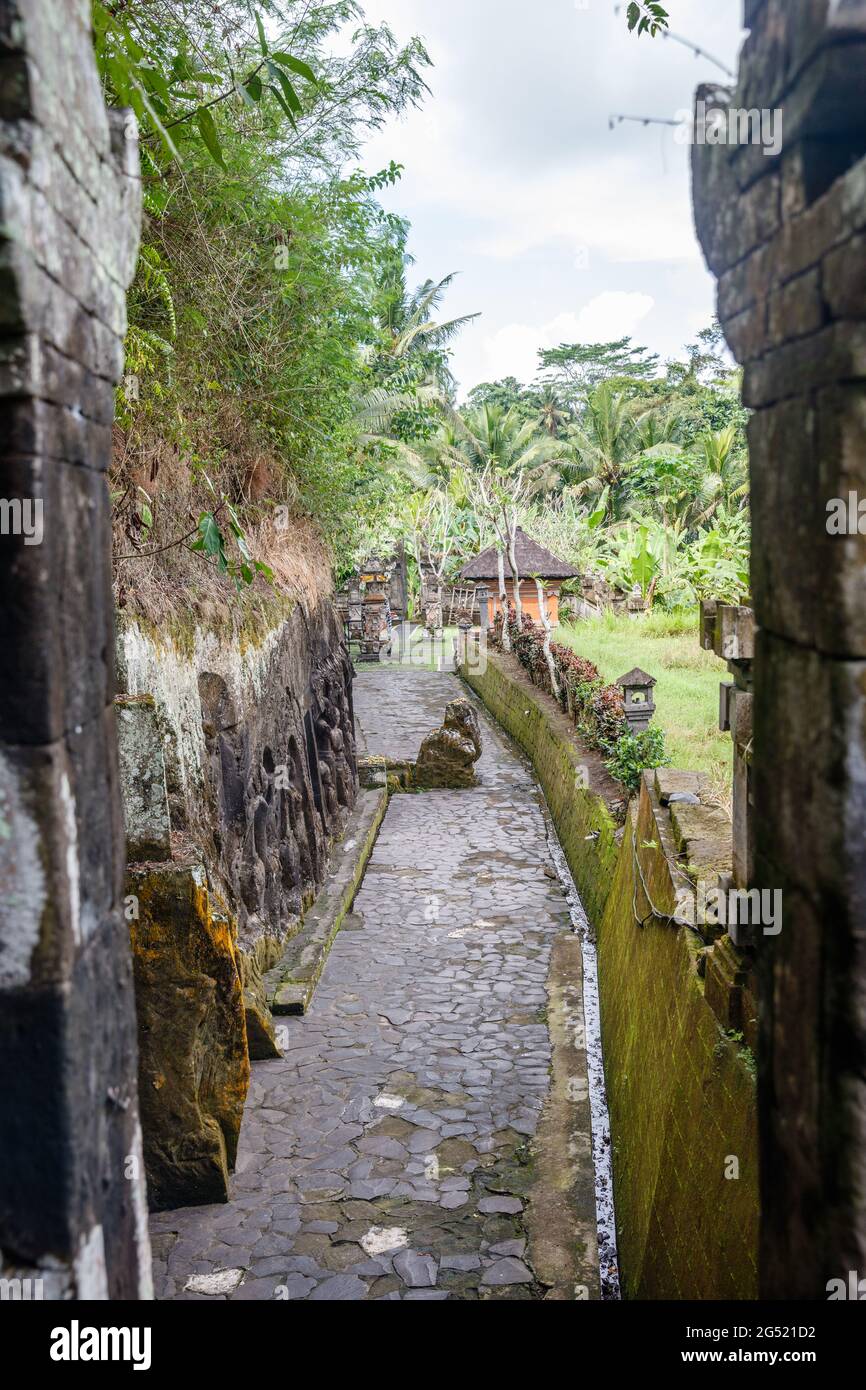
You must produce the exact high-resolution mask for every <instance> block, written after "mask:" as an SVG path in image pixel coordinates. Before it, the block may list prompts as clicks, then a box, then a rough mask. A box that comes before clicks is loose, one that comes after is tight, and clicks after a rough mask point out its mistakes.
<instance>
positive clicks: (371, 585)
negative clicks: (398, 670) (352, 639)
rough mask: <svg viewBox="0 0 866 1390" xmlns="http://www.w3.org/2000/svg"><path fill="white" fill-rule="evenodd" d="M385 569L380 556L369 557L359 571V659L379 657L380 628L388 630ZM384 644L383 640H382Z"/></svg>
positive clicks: (381, 645)
mask: <svg viewBox="0 0 866 1390" xmlns="http://www.w3.org/2000/svg"><path fill="white" fill-rule="evenodd" d="M388 579H389V576H388V570H387V566H385V565H383V564H382V563H381V561H380V560H370V561H369V562H368V563H367V564H366V565H365V566H364V568H363V572H362V574H361V595H362V597H361V619H362V631H361V650H360V652H359V654H358V660H359V661H381V660H382V651H383V637H382V634H383V632H388V633H390V631H391V612H390V608H389V605H388ZM385 645H386V646H387V641H386V642H385Z"/></svg>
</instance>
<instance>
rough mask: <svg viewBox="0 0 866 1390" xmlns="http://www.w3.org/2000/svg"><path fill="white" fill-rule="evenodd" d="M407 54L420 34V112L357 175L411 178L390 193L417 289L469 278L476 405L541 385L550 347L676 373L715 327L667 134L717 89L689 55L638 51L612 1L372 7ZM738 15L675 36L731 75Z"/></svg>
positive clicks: (394, 124)
mask: <svg viewBox="0 0 866 1390" xmlns="http://www.w3.org/2000/svg"><path fill="white" fill-rule="evenodd" d="M363 4H364V8H365V11H366V13H367V16H368V18H369V19H370V20H371V21H376V20H380V19H385V20H387V21H388V22H390V23H391V24H392V25H393V27H394V29H395V30H396V32H397V33H398V34H399V36H400V37H401V39H406V38H408V36H409V35H410V34H411V33H413V32H420V33H421V34H422V35H423V36H424V38H425V40H427V41H428V46H429V49H430V52H431V55H432V57H433V59H434V62H435V64H436V66H435V67H434V69H433V70H432V72H430V73H428V74H427V77H428V80H429V83H430V86H431V88H432V93H433V95H432V96H431V97H430V98H429V99H428V100H427V101H426V103H425V105H424V107H423V109H422V110H421V111H415V112H411V113H409V114H408V115H406V116H405V117H404V118H402V119H400V120H392V121H388V122H387V124H386V126H385V128H384V129H383V130H381V131H380V132H378V133H377V134H376V135H374V136H373V137H372V138H371V139H370V141H369V142H368V144H367V146H366V148H365V150H364V152H363V155H362V163H363V165H364V167H366V168H367V169H368V170H370V169H379V168H383V167H384V166H385V165H387V164H388V162H389V161H390V160H391V159H395V160H397V161H398V162H400V163H402V164H404V165H405V175H404V177H403V179H402V180H401V182H400V184H399V185H398V186H397V187H396V188H395V189H393V190H392V189H389V190H387V191H386V192H385V193H384V194H383V202H384V203H385V205H386V206H387V207H388V209H389V210H390V211H394V212H399V213H401V214H405V215H407V216H408V217H409V219H410V221H411V224H412V231H411V235H410V241H409V247H410V250H411V251H412V252H413V253H414V254H415V256H416V270H417V278H418V279H419V280H420V279H421V278H422V277H425V276H428V275H430V276H434V277H437V278H438V277H439V276H441V275H444V274H446V273H447V272H449V271H452V270H458V271H461V272H462V273H461V275H460V278H459V280H458V282H457V283H456V285H455V287H454V288H453V289H452V290H451V291H450V292H449V296H448V300H447V306H446V309H447V312H448V313H449V314H451V315H457V314H461V313H473V312H475V311H477V310H480V311H481V312H482V314H483V318H482V319H481V320H480V321H478V322H476V323H474V324H473V325H471V326H470V327H469V328H468V329H466V331H465V332H464V333H463V334H461V335H460V338H459V339H458V341H457V344H456V347H455V355H454V367H455V372H456V374H457V376H458V378H459V380H460V382H461V386H462V388H463V389H464V390H468V389H470V388H471V387H472V386H473V385H474V384H475V383H477V382H478V381H482V380H490V379H494V378H496V377H499V376H503V375H515V376H518V377H521V378H522V379H524V380H530V379H532V377H533V376H534V374H535V367H536V352H537V350H538V348H539V347H541V346H547V345H554V346H555V345H556V343H558V342H560V341H585V342H589V341H601V340H606V339H611V338H616V337H622V336H624V335H626V334H631V335H634V336H637V331H638V326H639V325H640V330H639V331H640V341H642V342H644V341H645V342H646V343H647V345H648V346H649V347H650V348H651V349H652V350H653V351H656V352H659V353H660V354H661V355H662V356H663V357H665V356H672V355H675V354H677V353H680V352H681V351H682V348H683V345H684V344H685V343H686V342H687V341H689V339H690V338H691V337H692V336H693V333H694V331H695V326H697V327H701V326H703V325H705V324H706V323H708V322H709V320H710V317H711V314H712V312H713V300H714V288H715V287H714V284H713V281H712V278H711V277H710V275H709V274H708V272H707V271H706V269H705V267H704V264H703V261H702V258H701V255H700V252H699V249H698V245H697V241H696V238H695V233H694V228H693V221H692V209H691V200H690V189H689V182H690V180H689V151H688V149H687V148H685V147H684V146H683V145H682V144H679V143H678V142H677V140H676V138H675V134H674V131H673V130H672V129H671V128H669V127H667V126H654V125H649V126H645V125H643V124H642V123H634V122H630V121H629V122H625V123H622V124H619V125H616V126H615V128H614V129H613V130H611V129H610V128H609V117H610V116H611V115H612V114H615V113H625V112H631V113H634V114H637V115H639V116H642V115H644V114H645V115H647V116H649V117H658V118H661V119H670V118H676V115H677V112H678V111H680V110H682V109H684V108H687V107H688V106H689V105H690V102H691V99H692V95H693V93H694V89H695V85H696V84H697V83H698V82H700V81H705V80H708V79H711V78H713V76H714V75H715V76H717V75H718V74H717V73H714V69H713V66H712V64H711V63H708V62H707V61H706V60H701V61H700V62H697V61H696V60H695V58H694V57H693V56H692V55H691V54H690V53H689V52H688V50H687V49H684V48H682V47H681V46H680V45H676V44H671V43H664V42H661V41H656V42H653V41H651V40H647V39H644V40H637V39H635V38H634V37H632V36H629V34H628V32H627V29H626V25H625V17H624V14H623V12H622V8H620V11H619V13H617V12H616V7H615V6H614V4H613V3H612V0H610V3H608V0H590V3H588V4H584V3H582V0H581V2H580V3H577V4H576V3H575V0H542V3H540V4H538V5H536V6H535V8H534V10H533V13H532V20H531V23H530V22H528V21H527V10H526V5H525V0H470V3H469V4H465V3H464V4H458V3H457V0H363ZM740 13H741V7H740V5H739V3H738V0H727V4H724V5H715V6H707V4H706V0H678V11H677V23H678V28H679V29H681V30H682V31H683V32H685V33H695V34H696V35H698V36H699V37H700V40H701V43H702V44H703V45H705V46H706V48H707V49H708V50H709V51H710V52H715V53H718V54H719V55H720V56H721V58H722V59H723V60H724V62H725V63H727V64H728V65H733V64H734V62H735V57H734V55H735V52H736V47H737V44H738V42H739V39H740V33H741V31H740V28H739V18H740Z"/></svg>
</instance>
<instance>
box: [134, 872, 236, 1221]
mask: <svg viewBox="0 0 866 1390" xmlns="http://www.w3.org/2000/svg"><path fill="white" fill-rule="evenodd" d="M127 893H128V894H129V895H132V896H133V897H134V898H135V900H136V907H137V914H138V915H137V918H136V919H135V920H133V921H132V922H131V924H130V929H131V937H132V946H133V966H134V975H135V1002H136V1009H137V1013H138V1050H139V1095H140V1097H141V1120H142V1128H143V1131H144V1161H145V1169H146V1173H147V1187H148V1197H149V1200H150V1205H151V1207H152V1208H153V1209H155V1210H158V1211H161V1210H164V1209H166V1208H169V1207H178V1206H188V1205H192V1206H200V1205H203V1204H205V1203H208V1202H225V1201H227V1200H228V1180H229V1173H230V1171H231V1169H232V1168H233V1167H234V1161H235V1155H236V1153H237V1145H238V1135H239V1133H240V1127H241V1120H242V1118H243V1111H244V1101H245V1099H246V1094H247V1087H248V1085H249V1076H250V1066H249V1058H248V1055H247V1039H246V1027H245V1021H244V1009H243V999H242V984H241V974H240V967H239V963H238V955H237V945H236V931H235V928H234V924H233V923H232V922H231V920H230V919H229V918H228V917H227V916H226V915H224V914H222V913H220V912H218V911H214V907H213V903H212V901H211V898H210V894H209V893H208V889H207V882H206V877H205V872H204V869H203V868H202V867H201V866H200V865H190V866H185V865H180V864H171V865H165V866H164V867H163V866H155V867H148V868H142V869H132V870H130V873H129V876H128V879H127Z"/></svg>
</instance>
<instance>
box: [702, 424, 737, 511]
mask: <svg viewBox="0 0 866 1390" xmlns="http://www.w3.org/2000/svg"><path fill="white" fill-rule="evenodd" d="M698 445H699V447H700V450H701V452H702V454H703V459H704V465H705V467H706V473H705V475H704V477H703V479H702V481H701V485H700V495H699V498H698V500H697V507H698V514H697V517H696V521H697V524H698V525H703V524H704V523H705V522H707V521H710V520H712V518H713V517H714V516H715V514H716V513H717V512H718V511H720V510H724V511H726V512H727V511H731V510H733V509H735V507H736V506H740V507H742V506H743V504H744V502H745V499H746V498H747V497H748V495H749V480H748V475H747V470H746V461H745V459H744V458H743V456H742V455H741V454H739V453H738V452H737V448H736V445H737V427H736V425H727V426H726V427H725V428H724V429H723V430H715V431H707V433H706V434H703V435H701V437H700V439H699V440H698Z"/></svg>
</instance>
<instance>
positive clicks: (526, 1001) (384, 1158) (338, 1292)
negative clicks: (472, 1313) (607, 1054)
mask: <svg viewBox="0 0 866 1390" xmlns="http://www.w3.org/2000/svg"><path fill="white" fill-rule="evenodd" d="M459 690H460V686H459V684H458V682H457V680H456V679H455V678H454V677H451V676H445V675H439V674H436V673H432V672H425V671H417V670H411V669H408V670H407V669H405V668H392V669H389V668H387V667H383V666H376V667H370V668H368V669H367V670H365V671H364V672H363V673H362V675H361V676H360V677H359V678H358V680H357V682H356V685H355V699H356V701H357V705H358V727H359V745H360V746H361V747H362V751H367V752H372V751H379V750H380V749H381V748H382V747H383V746H384V745H385V744H386V743H388V742H390V743H392V745H393V746H394V747H395V748H399V749H400V750H401V751H402V750H403V749H404V748H405V747H406V745H409V744H411V743H413V742H414V746H415V747H417V734H418V731H419V730H423V729H424V728H427V727H429V726H430V724H431V723H432V722H433V720H434V718H435V717H436V715H437V713H438V711H440V710H441V709H442V708H443V705H444V704H445V702H446V700H447V699H448V698H449V696H451V695H452V694H456V693H457V692H459ZM483 718H484V721H485V723H484V729H485V734H484V751H483V753H482V757H481V772H482V776H483V786H482V787H477V788H475V789H470V790H468V791H467V792H466V793H465V794H461V795H452V794H450V793H448V792H438V791H432V792H430V793H429V794H427V795H424V796H414V795H399V794H398V795H395V796H393V797H392V798H391V801H390V805H389V808H388V811H387V814H386V816H385V819H384V822H383V824H382V827H381V829H380V831H379V835H378V838H377V840H376V843H375V846H374V849H373V852H372V855H371V858H370V862H369V866H368V869H367V873H366V875H365V878H364V881H363V883H362V885H361V888H360V891H359V893H358V896H357V899H356V903H355V912H356V913H357V914H358V916H359V917H360V918H361V919H362V920H363V924H364V925H363V930H358V931H346V930H343V931H340V932H339V933H338V934H337V936H336V937H335V939H334V942H333V945H332V947H331V951H330V954H329V956H328V960H327V965H326V967H325V970H324V972H323V974H322V978H321V980H320V982H319V985H318V987H317V990H316V996H315V1005H314V1008H313V1009H312V1010H311V1011H310V1012H309V1013H307V1014H306V1015H304V1016H303V1017H299V1018H292V1019H287V1020H284V1021H281V1029H282V1028H284V1029H285V1033H286V1046H285V1052H284V1056H283V1057H282V1058H280V1059H277V1060H274V1061H271V1062H264V1063H262V1064H261V1065H259V1066H257V1067H255V1068H254V1070H253V1080H252V1085H251V1089H250V1098H249V1102H248V1105H247V1110H246V1115H245V1119H244V1127H243V1131H242V1135H241V1139H240V1144H239V1150H238V1164H237V1171H236V1174H235V1176H234V1178H233V1180H232V1193H233V1200H232V1202H231V1203H230V1204H229V1206H228V1207H214V1208H211V1209H209V1210H198V1211H195V1210H181V1211H173V1212H171V1213H165V1214H163V1215H157V1216H155V1217H154V1218H153V1228H154V1231H155V1233H156V1234H157V1235H159V1234H160V1233H162V1232H165V1231H177V1232H179V1241H180V1245H179V1246H176V1247H175V1251H177V1250H178V1249H180V1251H181V1253H180V1255H177V1254H175V1256H174V1257H172V1255H171V1254H168V1255H165V1254H163V1253H161V1255H160V1258H159V1259H158V1261H157V1264H156V1275H157V1285H158V1294H159V1296H161V1297H167V1298H176V1297H178V1296H179V1286H180V1285H182V1284H183V1283H184V1282H185V1280H186V1279H187V1278H188V1277H189V1274H190V1273H195V1274H199V1273H204V1274H207V1273H208V1272H209V1270H210V1269H212V1268H213V1269H217V1268H227V1267H229V1268H234V1267H235V1266H240V1265H241V1264H243V1265H244V1267H245V1268H249V1270H250V1271H251V1273H250V1275H249V1276H248V1277H254V1278H255V1279H256V1280H259V1279H264V1278H265V1277H266V1276H268V1275H274V1276H277V1277H275V1278H274V1283H275V1284H277V1283H278V1282H279V1281H280V1279H282V1278H283V1277H284V1276H285V1275H288V1276H289V1279H290V1280H292V1281H294V1282H293V1283H292V1293H291V1296H292V1297H298V1298H310V1299H315V1301H330V1300H338V1299H343V1298H353V1299H354V1298H361V1297H364V1298H369V1299H378V1298H392V1297H393V1298H397V1299H403V1298H411V1299H412V1301H414V1300H415V1299H417V1298H418V1297H419V1295H420V1296H422V1297H423V1298H425V1299H426V1298H436V1299H440V1298H441V1299H445V1298H449V1299H475V1298H477V1297H479V1291H480V1288H481V1277H482V1274H483V1271H484V1269H485V1267H486V1266H487V1265H490V1264H492V1263H493V1261H494V1258H495V1257H494V1256H493V1255H491V1254H489V1253H488V1251H487V1247H488V1245H489V1244H490V1243H496V1244H500V1243H501V1242H503V1241H508V1240H513V1241H515V1242H517V1243H518V1244H519V1247H520V1248H519V1252H518V1251H517V1249H516V1248H515V1250H514V1251H512V1250H509V1251H508V1256H514V1257H516V1258H519V1259H523V1260H524V1261H525V1264H526V1267H527V1268H529V1267H530V1266H531V1264H532V1256H531V1253H529V1254H527V1253H525V1251H526V1240H527V1225H526V1216H525V1213H524V1211H523V1210H522V1206H523V1197H522V1196H515V1195H512V1194H513V1193H515V1192H519V1193H521V1194H523V1193H524V1192H525V1190H526V1188H527V1187H532V1185H533V1180H534V1177H535V1173H534V1169H533V1166H532V1163H531V1162H530V1161H529V1151H530V1145H531V1144H532V1142H533V1141H534V1138H535V1135H536V1132H537V1129H538V1126H539V1123H540V1120H541V1115H542V1110H543V1105H544V1100H545V1097H546V1095H547V1092H548V1088H549V1084H550V1077H549V1066H550V1060H551V1049H550V1040H549V1036H548V1030H547V1026H546V1023H545V1021H544V1018H543V1010H544V1009H545V1007H546V1005H547V1000H548V994H547V988H546V981H547V977H548V970H549V966H550V961H551V956H552V952H553V949H554V947H555V945H556V943H557V942H558V941H560V940H561V939H562V935H563V932H564V931H566V929H567V927H566V923H567V922H568V920H569V919H568V917H567V912H566V903H565V898H564V894H563V890H562V888H561V885H560V883H559V880H558V878H557V876H556V873H555V870H554V869H553V867H552V864H551V863H550V861H549V849H548V840H547V835H546V825H545V819H544V814H543V811H542V809H541V807H540V806H539V804H538V801H537V799H536V795H535V787H534V783H533V780H532V777H531V775H530V774H529V773H528V772H527V770H526V768H525V767H524V765H523V763H522V762H521V761H520V760H519V759H517V758H515V756H514V754H513V752H512V750H511V747H510V744H508V742H507V741H506V740H505V738H504V737H502V736H501V734H500V733H499V732H498V730H496V728H495V727H494V726H493V724H492V723H491V722H490V721H489V719H488V718H487V716H486V715H485V716H483ZM407 756H408V753H407ZM515 812H516V813H517V814H518V815H519V816H520V820H521V826H522V841H521V843H522V846H523V847H524V849H526V848H528V849H529V850H530V851H531V852H530V853H528V854H526V855H523V854H521V856H520V857H519V859H515V858H514V856H513V855H512V854H511V853H510V847H511V840H510V829H509V823H508V817H509V816H512V815H513V814H514V813H515ZM422 837H423V839H424V843H425V845H426V846H427V847H428V850H429V851H430V852H429V853H427V854H425V855H424V856H419V854H418V851H417V846H418V843H419V841H420V840H421V838H422ZM491 855H492V856H495V859H496V864H497V873H496V880H495V881H494V879H493V876H492V875H489V874H488V873H487V872H486V865H487V862H488V857H489V856H491ZM503 902H507V904H508V912H507V913H503V911H502V903H503ZM569 940H570V941H572V942H573V941H574V938H573V937H571V936H570V935H569ZM568 990H569V1001H570V1005H571V1006H573V1008H574V1009H575V1010H576V1011H577V1013H578V1014H581V1016H582V996H581V991H580V985H579V980H577V979H575V978H573V977H572V978H570V979H569V981H568ZM575 1075H576V1076H579V1077H580V1078H582V1079H583V1083H584V1085H585V1056H583V1055H581V1056H580V1057H579V1058H577V1059H576V1071H575ZM571 1109H572V1110H573V1111H574V1113H575V1114H579V1113H582V1112H581V1111H580V1109H579V1107H578V1106H577V1105H576V1103H575V1102H574V1100H573V1099H572V1102H571ZM578 1127H579V1129H580V1132H581V1134H582V1138H583V1143H582V1147H581V1148H580V1152H579V1153H578V1154H577V1156H574V1157H569V1158H567V1160H566V1162H567V1163H568V1164H569V1166H570V1167H573V1169H574V1170H575V1172H576V1173H578V1174H579V1175H580V1177H581V1179H582V1181H583V1182H584V1183H588V1184H589V1191H590V1196H591V1197H592V1194H593V1187H592V1182H593V1179H592V1163H591V1160H590V1157H589V1120H588V1115H586V1116H585V1124H584V1125H582V1126H580V1125H578ZM485 1200H486V1201H492V1202H493V1203H494V1204H495V1205H496V1206H497V1207H498V1206H499V1205H500V1204H501V1203H502V1202H503V1201H504V1202H505V1203H507V1205H508V1208H509V1211H508V1212H507V1213H504V1214H503V1213H501V1212H498V1211H493V1212H492V1213H489V1214H484V1213H483V1212H482V1211H481V1210H480V1206H479V1204H480V1203H481V1202H483V1201H485ZM452 1201H453V1203H454V1205H453V1207H452V1206H451V1203H452ZM443 1202H444V1203H445V1205H443ZM297 1213H300V1220H298V1217H297ZM301 1222H303V1224H301ZM284 1229H285V1235H283V1234H282V1233H283V1230H284ZM279 1242H283V1243H282V1244H280V1243H279ZM272 1243H273V1244H272ZM588 1245H589V1243H588ZM236 1252H241V1253H236ZM530 1252H531V1244H530ZM242 1256H245V1257H246V1258H242ZM449 1257H451V1264H450V1266H449V1264H448V1259H449ZM173 1258H174V1262H175V1263H174V1266H173V1265H172V1259H173ZM501 1258H507V1256H506V1255H505V1253H504V1252H503V1255H502V1256H501ZM271 1260H275V1261H276V1260H279V1261H281V1268H279V1269H278V1268H277V1267H276V1266H275V1265H273V1264H271ZM263 1262H264V1263H263ZM597 1267H598V1266H597V1256H596V1254H595V1247H594V1246H589V1248H588V1249H587V1252H586V1256H585V1264H584V1266H583V1270H582V1280H581V1282H586V1283H587V1285H588V1287H590V1296H591V1297H598V1296H599V1292H600V1290H599V1288H598V1278H597ZM521 1279H523V1275H522V1274H521ZM302 1281H309V1282H308V1283H304V1282H302ZM252 1288H253V1289H254V1290H255V1284H254V1285H252ZM509 1288H510V1289H511V1290H512V1292H513V1291H514V1290H517V1289H520V1290H522V1291H523V1292H525V1293H527V1294H528V1295H529V1296H531V1297H533V1298H536V1297H538V1298H540V1297H541V1296H542V1293H543V1292H544V1290H543V1289H542V1288H541V1286H540V1285H539V1286H536V1285H534V1284H526V1283H520V1284H514V1285H508V1284H502V1285H497V1284H489V1285H486V1286H485V1290H486V1292H485V1293H484V1294H483V1296H484V1297H495V1296H496V1291H497V1290H499V1289H501V1290H504V1291H505V1293H507V1291H508V1290H509ZM259 1296H260V1297H266V1296H270V1295H267V1294H266V1292H265V1291H264V1286H262V1292H260V1294H259Z"/></svg>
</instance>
